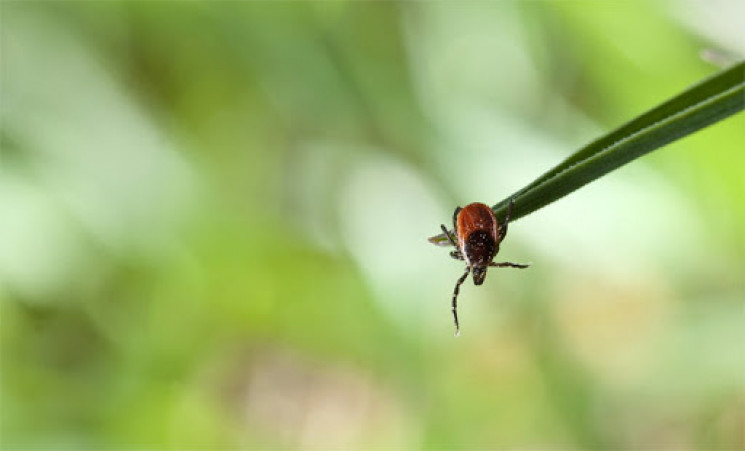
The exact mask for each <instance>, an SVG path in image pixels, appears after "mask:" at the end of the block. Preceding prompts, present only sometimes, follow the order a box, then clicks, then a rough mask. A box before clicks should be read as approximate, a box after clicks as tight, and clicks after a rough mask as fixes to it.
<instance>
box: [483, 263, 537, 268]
mask: <svg viewBox="0 0 745 451" xmlns="http://www.w3.org/2000/svg"><path fill="white" fill-rule="evenodd" d="M489 266H496V267H499V268H504V267H508V268H528V267H529V266H530V265H522V264H520V263H510V262H501V263H496V262H491V263H489Z"/></svg>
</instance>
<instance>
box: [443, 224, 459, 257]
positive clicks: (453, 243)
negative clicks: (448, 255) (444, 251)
mask: <svg viewBox="0 0 745 451" xmlns="http://www.w3.org/2000/svg"><path fill="white" fill-rule="evenodd" d="M440 228H441V229H442V233H444V234H445V236H446V237H447V238H448V241H450V244H452V245H453V247H455V248H458V245H457V244H455V240H454V239H453V235H452V233H450V231H449V230H448V229H447V227H445V224H440ZM456 252H457V251H456Z"/></svg>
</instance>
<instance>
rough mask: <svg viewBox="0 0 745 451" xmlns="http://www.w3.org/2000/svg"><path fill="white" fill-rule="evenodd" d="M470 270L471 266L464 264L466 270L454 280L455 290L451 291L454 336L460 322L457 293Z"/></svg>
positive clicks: (457, 333) (458, 331)
mask: <svg viewBox="0 0 745 451" xmlns="http://www.w3.org/2000/svg"><path fill="white" fill-rule="evenodd" d="M470 272H471V267H470V266H466V272H464V273H463V275H462V276H460V279H458V281H457V282H455V290H454V291H453V320H454V321H455V336H456V337H457V336H458V335H460V324H459V323H458V293H460V286H461V285H463V282H464V281H465V280H466V277H468V273H470Z"/></svg>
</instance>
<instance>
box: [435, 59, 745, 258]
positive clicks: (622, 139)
mask: <svg viewBox="0 0 745 451" xmlns="http://www.w3.org/2000/svg"><path fill="white" fill-rule="evenodd" d="M743 108H745V62H740V63H738V64H736V65H734V66H732V67H730V68H728V69H725V70H723V71H721V72H719V73H717V74H715V75H713V76H711V77H709V78H707V79H705V80H704V81H702V82H700V83H698V84H697V85H694V86H692V87H691V88H689V89H687V90H686V91H684V92H682V93H681V94H679V95H677V96H675V97H673V98H671V99H670V100H668V101H666V102H664V103H662V104H661V105H659V106H657V107H655V108H653V109H651V110H649V111H647V112H646V113H644V114H642V115H641V116H639V117H637V118H635V119H633V120H632V121H630V122H628V123H626V124H624V125H622V126H621V127H619V128H617V129H615V130H613V131H611V132H610V133H608V134H605V135H603V136H601V137H600V138H598V139H596V140H595V141H593V142H591V143H590V144H588V145H586V146H585V147H583V148H581V149H580V150H578V151H577V152H575V153H574V154H572V155H571V156H569V157H568V158H567V159H566V160H564V161H562V162H561V163H560V164H558V165H557V166H556V167H554V168H552V169H551V170H549V171H548V172H546V173H545V174H543V175H541V176H540V177H538V178H537V179H536V180H534V181H533V182H531V183H530V184H528V185H527V186H525V187H524V188H522V189H520V190H518V191H517V192H515V193H514V194H512V195H510V196H508V197H506V198H505V199H504V200H502V201H501V202H499V203H497V204H496V205H494V206H493V207H492V208H493V209H494V211H495V213H496V214H497V217H499V218H500V219H501V218H503V217H504V213H505V211H506V208H507V204H508V203H509V200H510V199H515V209H514V211H513V214H512V219H511V220H515V219H519V218H521V217H523V216H526V215H528V214H530V213H533V212H534V211H536V210H538V209H540V208H542V207H544V206H546V205H548V204H550V203H552V202H554V201H556V200H558V199H560V198H562V197H564V196H566V195H567V194H569V193H571V192H573V191H575V190H577V189H578V188H581V187H582V186H584V185H586V184H588V183H590V182H592V181H594V180H596V179H598V178H600V177H602V176H604V175H605V174H607V173H609V172H611V171H613V170H615V169H618V168H619V167H621V166H623V165H624V164H626V163H628V162H630V161H632V160H634V159H636V158H639V157H640V156H642V155H645V154H647V153H649V152H651V151H653V150H655V149H659V148H661V147H663V146H665V145H666V144H669V143H671V142H673V141H675V140H677V139H680V138H682V137H684V136H687V135H689V134H691V133H694V132H696V131H698V130H700V129H702V128H704V127H706V126H708V125H711V124H713V123H715V122H718V121H720V120H722V119H724V118H726V117H728V116H730V115H732V114H735V113H737V112H739V111H741V110H742V109H743ZM430 241H431V242H433V243H435V244H442V243H443V241H446V238H445V236H444V235H442V234H441V235H437V236H434V237H432V238H430Z"/></svg>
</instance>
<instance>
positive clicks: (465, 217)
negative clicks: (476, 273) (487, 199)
mask: <svg viewBox="0 0 745 451" xmlns="http://www.w3.org/2000/svg"><path fill="white" fill-rule="evenodd" d="M456 234H457V238H458V248H459V249H460V251H461V253H462V254H463V257H464V258H465V261H466V264H467V265H468V266H473V267H480V266H486V265H488V264H489V262H491V261H492V259H494V256H495V255H497V251H498V250H499V242H498V241H497V237H498V236H499V223H498V222H497V218H496V217H495V216H494V212H493V211H492V209H491V208H490V207H489V206H488V205H485V204H482V203H479V202H475V203H472V204H468V205H466V206H465V207H464V208H463V209H462V210H460V211H459V212H458V215H457V218H456Z"/></svg>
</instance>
